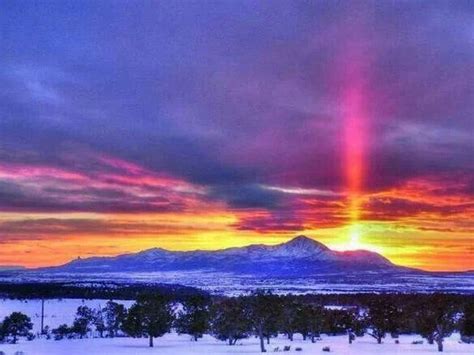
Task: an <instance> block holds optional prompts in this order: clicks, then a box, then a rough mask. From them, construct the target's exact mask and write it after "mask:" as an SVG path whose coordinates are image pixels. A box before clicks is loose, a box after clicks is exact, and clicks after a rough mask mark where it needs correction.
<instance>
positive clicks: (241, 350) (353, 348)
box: [0, 333, 474, 355]
mask: <svg viewBox="0 0 474 355" xmlns="http://www.w3.org/2000/svg"><path fill="white" fill-rule="evenodd" d="M419 339H420V338H419V337H418V336H401V337H400V339H399V341H400V344H395V342H394V340H393V339H390V338H387V339H386V340H385V342H384V343H383V344H380V345H379V344H377V343H376V341H375V340H374V339H373V338H370V337H367V336H365V337H363V338H357V340H356V341H355V342H354V343H353V344H351V345H349V344H348V343H347V337H345V336H334V337H328V336H324V337H323V338H322V340H321V341H318V342H316V343H315V344H312V343H311V342H309V341H303V340H302V339H301V338H299V337H297V338H296V339H295V340H294V341H293V342H290V341H289V340H287V339H285V338H284V337H283V336H281V337H279V338H278V339H272V340H271V344H270V345H267V351H268V352H270V353H273V352H274V349H275V348H276V347H279V349H280V351H282V349H283V346H285V345H290V346H291V351H290V352H286V353H297V354H325V352H322V348H323V347H324V346H329V347H330V349H331V352H330V353H331V354H355V355H361V354H369V355H370V354H377V355H380V354H383V355H395V354H407V355H411V354H436V353H438V352H437V349H436V346H435V345H429V344H426V342H425V343H424V344H422V345H413V344H412V341H413V340H419ZM458 339H459V337H458V336H453V337H451V338H450V339H447V340H446V343H445V353H446V354H459V355H461V354H463V355H472V354H474V345H472V344H471V345H469V344H460V343H458ZM147 344H148V341H147V339H132V338H114V339H82V340H80V339H74V340H60V341H55V340H44V339H37V340H33V341H30V342H28V341H25V340H22V341H21V342H20V343H19V344H16V345H12V344H0V350H1V351H3V352H5V354H6V355H14V353H15V352H16V351H22V352H23V353H24V354H25V355H64V354H67V355H84V354H87V355H105V354H107V355H109V354H110V355H141V354H160V355H185V354H207V355H210V354H259V353H260V352H259V345H258V340H257V339H255V338H251V339H246V340H243V341H242V342H240V343H237V345H235V346H228V345H226V344H225V343H223V342H221V341H217V340H215V339H214V338H212V337H210V336H205V337H204V338H203V339H200V340H199V341H198V342H197V343H196V342H193V341H191V340H190V338H189V337H188V336H186V335H181V336H178V335H177V334H175V333H172V334H167V335H165V336H164V337H162V338H159V339H156V340H155V347H154V348H148V347H147ZM296 347H300V348H301V349H302V351H299V352H297V351H295V348H296Z"/></svg>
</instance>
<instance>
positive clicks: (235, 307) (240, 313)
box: [211, 297, 251, 345]
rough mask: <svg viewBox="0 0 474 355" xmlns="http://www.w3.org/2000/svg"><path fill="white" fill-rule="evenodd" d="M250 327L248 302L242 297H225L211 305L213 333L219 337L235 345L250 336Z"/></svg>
mask: <svg viewBox="0 0 474 355" xmlns="http://www.w3.org/2000/svg"><path fill="white" fill-rule="evenodd" d="M250 329H251V324H250V320H249V314H248V309H247V303H246V302H245V301H244V299H243V298H242V297H238V298H224V299H222V300H220V301H217V302H215V303H214V304H213V305H212V306H211V333H212V335H213V336H214V337H216V338H217V339H219V340H222V341H226V342H228V344H229V345H235V343H236V342H237V341H238V340H240V339H245V338H247V337H248V336H249V333H250Z"/></svg>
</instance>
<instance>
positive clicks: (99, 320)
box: [92, 308, 107, 338]
mask: <svg viewBox="0 0 474 355" xmlns="http://www.w3.org/2000/svg"><path fill="white" fill-rule="evenodd" d="M104 313H105V310H104V309H102V308H99V309H97V310H94V314H93V321H92V323H93V324H94V326H95V330H96V331H97V332H98V333H99V336H100V337H101V338H103V337H104V332H105V330H106V329H107V328H106V326H105V315H104Z"/></svg>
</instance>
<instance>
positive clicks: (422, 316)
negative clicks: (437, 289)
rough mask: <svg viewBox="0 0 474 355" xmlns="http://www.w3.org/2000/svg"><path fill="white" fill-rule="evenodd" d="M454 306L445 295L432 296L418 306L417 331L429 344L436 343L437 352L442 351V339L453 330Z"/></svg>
mask: <svg viewBox="0 0 474 355" xmlns="http://www.w3.org/2000/svg"><path fill="white" fill-rule="evenodd" d="M456 313H457V309H456V305H455V303H454V302H453V300H452V298H450V297H449V296H448V295H445V294H439V293H438V294H433V295H431V296H430V298H429V299H428V300H427V301H425V302H423V303H421V304H419V310H418V312H417V314H416V319H417V330H418V332H419V333H420V335H421V336H422V337H424V338H426V339H427V340H428V342H430V343H431V344H432V343H433V342H436V344H437V345H438V351H440V352H441V351H443V348H444V347H443V342H444V338H446V337H448V336H450V335H451V334H452V333H453V331H454V329H455V319H454V318H455V315H456Z"/></svg>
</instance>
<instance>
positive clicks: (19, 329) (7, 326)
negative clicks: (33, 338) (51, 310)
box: [0, 312, 33, 344]
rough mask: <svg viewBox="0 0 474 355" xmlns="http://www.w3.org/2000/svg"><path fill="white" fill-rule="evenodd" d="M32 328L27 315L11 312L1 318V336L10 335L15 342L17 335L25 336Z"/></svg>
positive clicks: (14, 342)
mask: <svg viewBox="0 0 474 355" xmlns="http://www.w3.org/2000/svg"><path fill="white" fill-rule="evenodd" d="M32 328H33V323H31V319H30V318H29V317H28V316H27V315H25V314H23V313H20V312H13V313H12V314H10V315H9V316H7V317H5V318H4V319H3V322H2V328H1V331H0V333H1V334H2V336H1V337H2V338H8V337H9V336H11V337H12V343H13V344H16V342H17V341H18V337H21V336H27V335H28V333H29V332H30V330H31V329H32Z"/></svg>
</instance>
